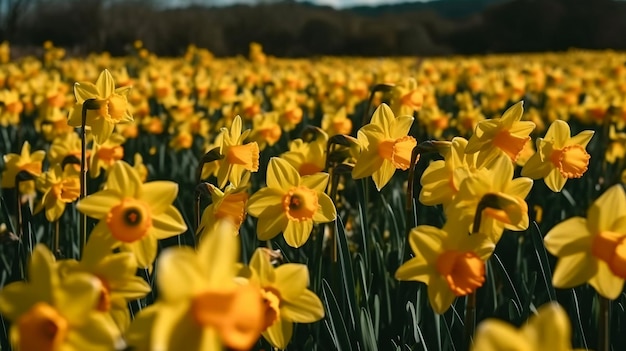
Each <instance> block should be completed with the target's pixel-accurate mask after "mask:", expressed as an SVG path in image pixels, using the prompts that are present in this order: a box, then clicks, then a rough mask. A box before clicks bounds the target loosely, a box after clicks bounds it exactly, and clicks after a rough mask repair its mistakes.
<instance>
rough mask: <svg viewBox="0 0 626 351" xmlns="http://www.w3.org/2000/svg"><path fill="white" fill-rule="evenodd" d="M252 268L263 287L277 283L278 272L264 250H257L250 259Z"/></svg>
mask: <svg viewBox="0 0 626 351" xmlns="http://www.w3.org/2000/svg"><path fill="white" fill-rule="evenodd" d="M250 268H252V269H254V272H255V273H256V274H257V276H258V278H259V280H260V282H261V285H269V284H273V283H274V282H275V281H276V271H275V269H274V267H273V266H272V264H271V263H270V260H269V257H267V255H266V254H265V252H264V251H263V249H261V248H257V249H256V250H255V251H254V253H253V254H252V258H251V259H250Z"/></svg>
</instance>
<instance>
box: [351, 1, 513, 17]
mask: <svg viewBox="0 0 626 351" xmlns="http://www.w3.org/2000/svg"><path fill="white" fill-rule="evenodd" d="M510 1H512V0H434V1H427V2H419V1H418V2H406V3H400V4H389V5H379V6H356V7H352V8H349V9H347V10H346V11H350V12H353V13H357V14H359V15H363V16H380V15H381V14H400V13H407V12H416V11H433V12H435V13H436V14H438V15H439V16H441V17H443V18H448V19H457V18H464V17H468V16H471V15H474V14H477V13H481V12H482V11H484V10H485V9H486V8H487V7H489V6H491V5H496V4H502V3H506V2H510Z"/></svg>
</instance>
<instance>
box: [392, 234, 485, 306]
mask: <svg viewBox="0 0 626 351" xmlns="http://www.w3.org/2000/svg"><path fill="white" fill-rule="evenodd" d="M466 228H467V227H465V226H464V225H462V224H460V223H456V222H455V223H453V222H448V223H447V224H446V226H445V227H444V228H443V229H438V228H436V227H432V226H427V225H422V226H418V227H416V228H413V229H412V230H411V232H410V233H409V244H410V245H411V249H412V250H413V253H414V254H415V257H413V258H411V259H410V260H408V261H407V262H405V263H404V264H403V265H402V266H400V268H398V270H397V271H396V273H395V277H396V279H398V280H412V281H420V282H423V283H425V284H426V285H428V299H429V301H430V305H431V306H432V308H433V310H434V311H435V312H437V313H439V314H442V313H444V312H445V311H446V310H448V308H449V307H450V305H451V304H452V302H453V301H454V299H455V298H456V297H458V296H465V295H468V294H470V293H472V292H473V291H475V290H476V289H477V288H479V287H480V286H482V284H483V283H484V282H485V262H484V261H485V260H486V259H487V258H489V256H490V255H491V253H492V252H493V249H494V247H495V245H494V244H493V242H491V241H490V240H489V239H488V238H487V237H486V236H483V235H467V233H466V232H467V230H466Z"/></svg>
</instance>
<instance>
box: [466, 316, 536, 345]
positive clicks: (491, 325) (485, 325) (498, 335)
mask: <svg viewBox="0 0 626 351" xmlns="http://www.w3.org/2000/svg"><path fill="white" fill-rule="evenodd" d="M502 350H519V351H530V350H532V346H531V345H529V343H528V341H527V340H525V338H524V337H522V335H521V333H519V332H518V331H517V330H516V329H515V328H514V327H513V326H511V325H510V324H508V323H506V322H503V321H501V320H498V319H487V320H485V321H483V322H482V323H480V325H479V326H478V328H477V330H476V336H475V337H474V345H473V346H472V351H502Z"/></svg>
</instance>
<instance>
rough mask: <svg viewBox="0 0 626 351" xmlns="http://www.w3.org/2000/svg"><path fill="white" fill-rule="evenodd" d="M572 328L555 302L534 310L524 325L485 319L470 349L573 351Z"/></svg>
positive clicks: (486, 350)
mask: <svg viewBox="0 0 626 351" xmlns="http://www.w3.org/2000/svg"><path fill="white" fill-rule="evenodd" d="M571 334H572V329H571V326H570V321H569V318H568V316H567V313H566V312H565V310H563V308H562V307H561V306H560V305H559V304H557V303H555V302H554V303H548V304H545V305H543V306H541V307H540V308H539V309H538V310H537V314H536V315H534V316H532V317H531V318H530V319H529V320H528V323H527V324H524V325H523V326H522V327H521V328H519V329H517V328H515V327H514V326H513V325H511V324H509V323H506V322H504V321H501V320H498V319H487V320H485V321H483V322H482V323H480V325H478V329H477V330H476V336H475V337H474V345H473V346H472V348H471V349H472V350H473V351H502V350H510V351H534V350H554V351H572V342H571V337H572V336H571Z"/></svg>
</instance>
